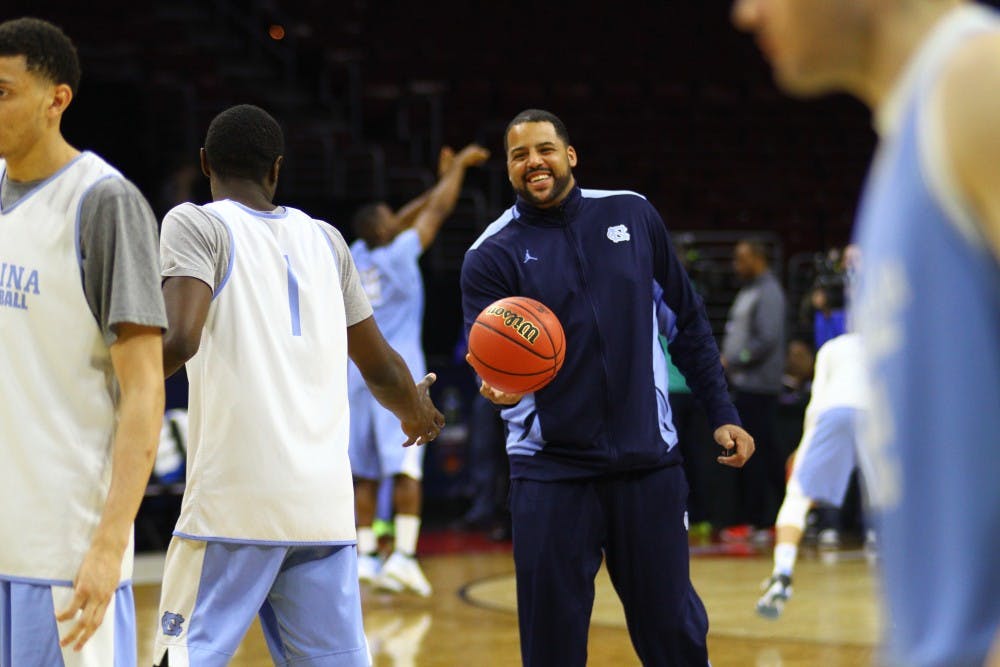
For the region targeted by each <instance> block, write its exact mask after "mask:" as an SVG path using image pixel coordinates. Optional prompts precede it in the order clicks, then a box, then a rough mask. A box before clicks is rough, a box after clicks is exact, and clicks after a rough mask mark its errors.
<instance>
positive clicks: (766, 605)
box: [757, 574, 792, 618]
mask: <svg viewBox="0 0 1000 667" xmlns="http://www.w3.org/2000/svg"><path fill="white" fill-rule="evenodd" d="M760 588H761V590H762V591H764V594H763V595H762V596H760V599H759V600H757V613H758V614H760V615H761V616H763V617H765V618H778V617H779V616H781V612H782V611H784V610H785V603H786V602H788V600H789V598H791V597H792V578H791V577H789V576H788V575H785V574H772V575H771V576H770V577H768V578H767V579H765V580H764V583H762V584H761V585H760Z"/></svg>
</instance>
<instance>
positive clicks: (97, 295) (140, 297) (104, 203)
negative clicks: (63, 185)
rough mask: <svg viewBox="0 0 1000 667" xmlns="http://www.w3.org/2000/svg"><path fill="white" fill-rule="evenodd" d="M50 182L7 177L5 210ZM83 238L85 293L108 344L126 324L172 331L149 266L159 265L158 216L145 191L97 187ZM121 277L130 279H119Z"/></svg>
mask: <svg viewBox="0 0 1000 667" xmlns="http://www.w3.org/2000/svg"><path fill="white" fill-rule="evenodd" d="M44 183H45V181H44V180H41V181H29V182H26V183H21V182H18V181H12V180H10V179H8V178H7V177H6V175H4V178H3V180H2V181H0V200H2V202H3V207H4V209H9V208H10V207H12V206H14V204H15V203H17V201H18V200H19V199H21V198H22V197H24V196H25V195H27V194H28V193H30V192H31V191H32V190H33V189H35V188H36V187H38V186H41V185H42V184H44ZM79 240H80V258H81V262H82V270H83V291H84V294H85V295H86V298H87V304H88V305H89V306H90V310H91V312H92V313H93V314H94V318H95V319H96V320H97V324H98V325H99V326H100V328H101V333H102V334H103V336H104V342H105V343H106V344H108V345H111V344H112V343H114V342H115V340H116V339H117V337H118V336H117V333H116V330H115V329H116V326H117V325H118V324H121V323H123V322H128V323H130V324H141V325H145V326H154V327H160V328H166V326H167V316H166V311H165V310H164V308H163V296H162V294H161V292H160V284H159V280H158V279H157V277H156V272H155V271H150V270H149V268H148V267H150V266H156V265H157V263H158V262H159V259H158V249H157V248H158V241H157V233H156V218H155V217H154V216H153V212H152V210H150V208H149V204H148V203H146V199H145V198H144V197H143V196H142V193H140V192H139V189H138V188H136V187H135V185H133V184H132V183H130V182H129V181H127V180H125V179H124V178H105V179H104V180H101V181H99V182H98V183H97V184H95V185H94V187H93V188H92V189H91V190H90V192H88V193H87V194H86V196H84V198H83V202H82V204H81V206H80V229H79ZM116 275H118V276H128V279H127V280H115V279H114V277H115V276H116Z"/></svg>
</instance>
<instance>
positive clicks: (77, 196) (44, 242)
mask: <svg viewBox="0 0 1000 667" xmlns="http://www.w3.org/2000/svg"><path fill="white" fill-rule="evenodd" d="M5 168H6V165H5V164H4V162H3V161H2V160H0V171H3V170H5ZM105 178H122V176H121V174H119V173H118V172H117V171H116V170H115V169H114V168H113V167H111V166H110V165H109V164H107V163H106V162H105V161H104V160H102V159H101V158H100V157H98V156H97V155H94V154H93V153H83V154H82V155H80V156H79V157H78V158H76V159H75V160H73V161H72V162H70V163H69V164H67V165H66V166H65V167H64V168H63V169H61V170H60V171H58V172H56V173H55V174H53V175H52V176H51V177H50V178H48V179H47V180H46V181H44V182H43V183H41V184H39V185H38V186H37V187H36V188H35V189H34V190H33V191H32V192H30V193H29V194H27V195H25V196H24V197H23V198H21V199H20V200H18V201H17V202H16V203H15V204H14V205H13V206H10V207H9V208H8V209H6V210H2V211H0V367H2V371H0V450H2V464H0V489H2V490H3V494H4V497H5V498H6V501H5V502H4V504H3V508H2V509H0V579H4V578H7V579H22V580H30V581H36V580H37V581H45V582H52V583H61V584H69V583H70V582H71V581H72V580H73V578H74V577H75V576H76V572H77V569H78V568H79V566H80V563H81V561H82V560H83V556H84V554H85V553H86V551H87V549H88V548H89V546H90V541H91V538H92V537H93V533H94V530H95V529H96V527H97V524H98V521H99V520H100V516H101V512H102V510H103V508H104V502H105V500H106V498H107V493H108V488H109V485H110V482H111V443H112V439H113V431H114V423H115V403H114V396H113V393H114V389H113V387H114V384H113V378H114V373H113V370H112V366H111V357H110V353H109V351H108V347H107V345H106V344H105V342H104V339H103V337H102V334H101V330H100V327H99V326H98V324H97V321H96V320H95V318H94V314H93V313H92V312H91V310H90V307H89V305H88V303H87V300H86V297H85V296H84V291H83V287H82V284H81V268H80V258H79V252H78V247H77V234H76V229H77V225H78V222H79V221H78V216H79V212H80V203H81V201H82V200H83V198H84V196H85V195H86V193H87V192H88V191H89V190H90V188H92V187H93V186H94V185H95V184H96V183H97V182H99V181H101V180H103V179H105ZM131 571H132V549H131V545H130V547H129V549H128V550H127V553H126V555H125V558H124V559H123V563H122V573H121V577H122V579H123V580H124V579H128V578H130V577H131Z"/></svg>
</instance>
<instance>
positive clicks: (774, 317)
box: [722, 271, 785, 394]
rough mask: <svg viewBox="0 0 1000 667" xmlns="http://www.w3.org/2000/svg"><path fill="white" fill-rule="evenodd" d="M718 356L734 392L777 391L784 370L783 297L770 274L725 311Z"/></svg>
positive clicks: (755, 282)
mask: <svg viewBox="0 0 1000 667" xmlns="http://www.w3.org/2000/svg"><path fill="white" fill-rule="evenodd" d="M722 354H723V356H725V358H726V361H727V363H728V372H729V379H730V385H731V386H732V387H733V388H734V389H737V390H742V391H752V392H758V393H764V394H777V393H779V392H780V391H781V375H782V373H783V372H784V369H785V294H784V292H783V291H782V289H781V285H780V284H779V283H778V280H777V279H776V278H775V277H774V274H773V273H771V272H770V271H767V272H765V273H763V274H761V275H760V276H758V277H757V278H756V279H755V280H754V281H753V282H751V283H750V284H748V285H746V286H745V287H743V289H741V290H740V291H739V293H738V294H737V295H736V300H735V301H733V305H732V307H731V308H730V309H729V318H728V320H727V322H726V336H725V339H724V341H723V343H722Z"/></svg>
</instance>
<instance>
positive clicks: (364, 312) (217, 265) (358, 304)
mask: <svg viewBox="0 0 1000 667" xmlns="http://www.w3.org/2000/svg"><path fill="white" fill-rule="evenodd" d="M281 210H283V207H278V208H276V209H275V211H276V212H280V211H281ZM322 229H323V232H324V233H325V234H327V235H328V236H329V237H330V240H331V241H332V245H333V249H334V252H335V253H336V256H337V266H338V268H339V270H340V284H341V285H342V286H343V291H344V310H345V313H346V315H347V326H352V325H354V324H357V323H358V322H360V321H362V320H364V319H366V318H368V317H370V316H371V314H372V307H371V304H369V302H368V297H367V295H365V291H364V289H363V288H362V286H361V279H360V278H359V276H358V270H357V268H355V266H354V259H353V258H352V257H351V253H350V250H349V249H348V247H347V242H346V241H344V237H343V236H341V234H340V232H339V231H337V230H336V229H335V228H334V227H332V226H330V225H327V224H324V225H322ZM162 236H163V240H162V243H161V246H160V260H161V262H162V266H163V269H162V271H163V277H164V278H170V277H178V276H186V277H189V278H197V279H198V280H200V281H202V282H203V283H205V284H206V285H208V286H209V287H211V288H212V293H213V294H214V293H216V292H218V290H219V286H220V285H221V284H222V281H223V280H224V279H225V276H226V273H227V271H228V269H229V261H230V256H231V248H230V238H229V231H228V230H227V229H226V225H225V224H224V223H223V222H222V221H221V220H219V219H218V218H216V217H214V216H212V215H210V214H208V213H206V212H205V211H204V210H203V209H201V208H200V207H198V206H196V205H195V204H181V205H180V206H176V207H174V208H173V209H172V210H171V211H170V212H169V213H167V215H166V217H165V218H164V219H163V230H162Z"/></svg>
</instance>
